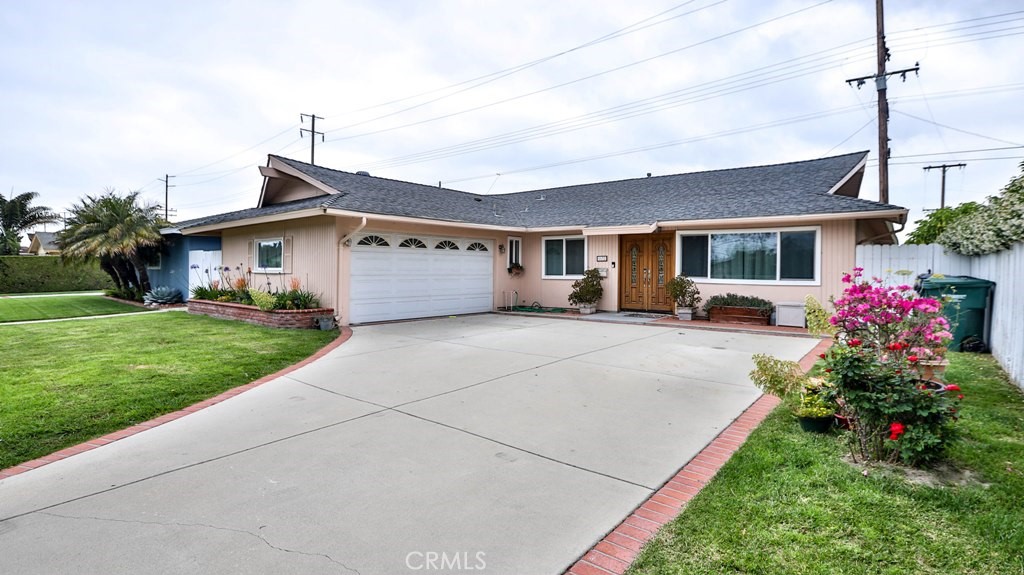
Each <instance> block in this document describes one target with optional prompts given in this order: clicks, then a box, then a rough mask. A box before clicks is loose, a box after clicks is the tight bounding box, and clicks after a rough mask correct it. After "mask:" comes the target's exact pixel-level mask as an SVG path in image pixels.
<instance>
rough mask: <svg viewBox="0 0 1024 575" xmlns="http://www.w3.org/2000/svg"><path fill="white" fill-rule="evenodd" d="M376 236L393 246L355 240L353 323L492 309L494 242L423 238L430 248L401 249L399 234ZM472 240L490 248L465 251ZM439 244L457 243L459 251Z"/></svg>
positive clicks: (352, 296) (352, 288)
mask: <svg viewBox="0 0 1024 575" xmlns="http://www.w3.org/2000/svg"><path fill="white" fill-rule="evenodd" d="M373 235H377V236H381V237H385V238H386V239H389V241H390V245H388V246H383V245H375V246H366V245H358V242H357V245H356V246H354V247H353V248H352V257H351V260H350V261H351V273H350V286H351V287H350V294H351V296H350V302H349V312H350V316H351V317H350V321H352V323H367V322H372V321H385V320H393V319H411V318H417V317H430V316H439V315H457V314H466V313H478V312H485V311H490V310H491V309H492V308H493V305H494V292H493V290H494V280H493V266H494V264H493V261H494V260H493V257H494V255H493V253H492V251H491V250H492V249H493V245H492V244H493V242H490V241H486V240H475V239H473V240H470V239H466V238H427V237H421V238H419V239H420V240H421V241H423V242H424V243H425V244H426V245H427V246H428V247H427V248H425V249H424V248H407V247H398V244H399V243H400V242H399V241H398V240H399V237H398V236H390V237H389V236H387V235H386V234H379V233H378V234H373ZM401 237H402V238H404V237H405V236H401ZM448 242H451V243H448ZM473 242H481V243H483V244H484V245H485V246H486V247H487V249H488V251H470V250H466V249H465V248H466V247H467V246H469V245H470V244H472V243H473ZM439 244H441V245H445V246H450V245H453V244H454V245H458V246H460V249H458V250H456V249H435V246H437V245H439Z"/></svg>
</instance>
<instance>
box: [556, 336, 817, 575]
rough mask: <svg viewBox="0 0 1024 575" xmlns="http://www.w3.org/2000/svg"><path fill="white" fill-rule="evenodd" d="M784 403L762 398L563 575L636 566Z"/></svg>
mask: <svg viewBox="0 0 1024 575" xmlns="http://www.w3.org/2000/svg"><path fill="white" fill-rule="evenodd" d="M830 347H832V340H831V339H823V340H821V342H819V343H818V345H816V346H815V347H814V349H812V350H811V351H809V352H808V353H807V355H805V356H804V357H803V358H801V359H800V368H801V369H803V370H804V371H805V372H806V371H810V369H811V367H813V366H814V364H815V362H816V361H817V360H818V355H819V354H822V353H824V352H825V351H827V350H828V348H830ZM780 403H782V401H781V400H780V399H779V398H777V397H774V396H771V395H762V396H761V397H760V398H759V399H758V400H757V401H755V402H754V403H753V404H752V405H751V406H750V407H748V408H747V409H746V410H745V411H744V412H743V413H742V414H740V416H739V417H737V418H736V419H735V420H734V421H733V422H732V424H730V425H729V427H726V428H725V429H724V430H722V432H721V433H719V434H718V436H717V437H715V438H714V439H712V440H711V443H709V444H707V446H705V447H704V449H702V450H701V451H700V453H698V454H697V455H696V456H695V457H694V458H693V459H691V460H690V461H688V462H687V463H686V465H684V466H683V467H682V469H680V470H679V471H678V472H677V473H676V474H675V475H674V476H673V477H672V478H671V479H669V480H668V481H667V482H666V483H665V484H664V485H662V486H661V489H659V490H657V491H655V492H654V494H653V495H651V496H650V497H648V498H647V500H646V501H644V502H643V503H642V504H640V506H639V507H637V508H636V509H634V510H633V513H631V514H630V515H629V517H626V518H625V519H624V520H623V521H622V522H621V523H619V525H618V526H616V527H615V529H612V530H611V531H610V532H609V533H608V534H606V535H605V536H604V537H603V538H601V540H600V541H598V542H597V543H596V544H595V545H594V546H593V547H591V548H590V549H589V550H588V551H587V552H586V553H584V554H583V556H582V557H580V558H579V559H578V560H577V561H576V562H575V563H573V565H572V566H571V567H569V568H568V569H567V570H566V571H565V574H564V575H622V574H623V573H625V572H626V569H628V568H629V566H630V565H631V564H632V563H633V560H634V559H636V556H637V555H638V554H639V553H640V550H641V549H642V548H643V546H644V544H645V543H647V542H648V541H649V540H650V539H651V538H652V537H654V535H655V534H656V533H657V532H658V530H659V529H661V528H662V527H663V526H664V525H666V524H667V523H668V522H670V521H672V520H673V519H675V517H676V516H677V515H679V514H680V513H682V511H683V508H684V507H685V506H686V503H687V502H689V501H690V500H691V499H693V498H694V497H696V496H697V494H698V493H700V490H701V489H702V488H703V487H704V486H705V485H707V484H708V482H710V481H711V479H712V478H714V476H715V474H716V473H718V470H719V469H721V468H722V466H723V465H725V463H726V462H727V461H729V458H730V457H732V454H733V453H735V452H736V451H737V450H739V448H740V447H741V446H742V445H743V442H744V441H746V440H747V436H749V435H750V434H751V432H753V431H754V430H755V429H757V426H758V425H760V424H761V422H762V421H764V419H765V418H766V417H768V414H769V413H771V412H772V410H773V409H775V407H776V406H777V405H779V404H780Z"/></svg>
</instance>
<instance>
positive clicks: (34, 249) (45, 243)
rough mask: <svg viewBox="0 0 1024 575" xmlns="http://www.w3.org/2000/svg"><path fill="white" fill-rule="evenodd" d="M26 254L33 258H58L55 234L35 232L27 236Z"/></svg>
mask: <svg viewBox="0 0 1024 575" xmlns="http://www.w3.org/2000/svg"><path fill="white" fill-rule="evenodd" d="M28 241H29V245H28V253H30V254H32V255H34V256H59V255H60V246H58V245H57V233H56V232H36V233H34V234H29V235H28Z"/></svg>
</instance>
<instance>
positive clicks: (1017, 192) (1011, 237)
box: [936, 163, 1024, 256]
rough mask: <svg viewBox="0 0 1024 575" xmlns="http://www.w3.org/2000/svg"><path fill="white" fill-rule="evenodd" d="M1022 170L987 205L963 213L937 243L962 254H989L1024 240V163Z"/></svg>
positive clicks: (940, 236) (940, 235)
mask: <svg viewBox="0 0 1024 575" xmlns="http://www.w3.org/2000/svg"><path fill="white" fill-rule="evenodd" d="M1020 167H1021V170H1022V173H1021V174H1020V175H1018V176H1016V177H1015V178H1013V179H1012V180H1010V183H1008V184H1007V185H1006V187H1005V188H1003V190H1002V192H1001V193H1000V194H999V195H998V196H994V197H990V198H989V199H988V204H986V205H983V206H981V207H980V208H978V209H976V210H974V211H971V212H970V213H967V214H964V215H962V216H960V217H958V218H957V219H956V222H955V223H953V224H952V225H950V226H949V227H947V228H945V229H944V231H943V232H942V233H941V234H939V236H938V238H936V242H938V243H940V244H942V245H943V246H945V247H946V248H948V249H950V250H952V251H954V252H956V253H958V254H963V255H968V256H973V255H981V254H990V253H995V252H998V251H1002V250H1005V249H1007V248H1009V247H1010V246H1012V245H1013V244H1014V243H1017V242H1020V241H1024V163H1022V164H1021V165H1020Z"/></svg>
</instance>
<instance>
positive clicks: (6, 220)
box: [0, 192, 60, 256]
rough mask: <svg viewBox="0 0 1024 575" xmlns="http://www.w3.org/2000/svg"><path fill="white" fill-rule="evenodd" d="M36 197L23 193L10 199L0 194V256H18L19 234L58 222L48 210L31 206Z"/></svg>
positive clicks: (30, 193)
mask: <svg viewBox="0 0 1024 575" xmlns="http://www.w3.org/2000/svg"><path fill="white" fill-rule="evenodd" d="M37 197H39V194H37V193H36V192H25V193H24V194H19V195H17V196H11V198H10V199H7V198H4V195H3V194H0V256H7V255H12V256H16V255H18V252H19V251H20V249H21V232H23V231H25V230H27V229H29V228H32V227H35V226H38V225H42V224H52V223H55V222H58V221H60V218H59V217H58V216H57V214H55V213H54V212H53V210H51V209H50V208H48V207H46V206H33V205H31V204H32V201H33V200H35V199H36V198H37Z"/></svg>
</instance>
